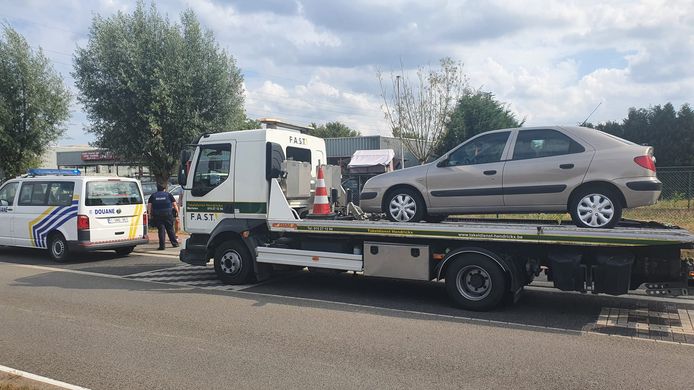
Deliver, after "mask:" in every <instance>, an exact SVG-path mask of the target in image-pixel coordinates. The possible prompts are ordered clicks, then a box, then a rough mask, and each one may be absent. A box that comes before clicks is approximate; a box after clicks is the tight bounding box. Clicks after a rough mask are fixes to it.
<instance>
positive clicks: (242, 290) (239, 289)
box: [4, 263, 694, 347]
mask: <svg viewBox="0 0 694 390" xmlns="http://www.w3.org/2000/svg"><path fill="white" fill-rule="evenodd" d="M4 264H6V265H9V266H15V267H21V268H30V269H37V270H44V271H55V272H67V273H74V274H79V275H85V276H94V277H105V278H110V279H120V280H130V281H139V282H146V283H158V284H164V285H173V286H178V287H188V288H191V289H196V288H198V289H203V290H223V291H227V292H232V293H237V294H244V295H254V296H263V297H272V298H279V299H288V300H297V301H304V302H312V303H324V304H330V305H339V306H346V307H352V308H357V309H369V310H376V311H387V312H392V313H401V314H409V315H417V316H424V317H434V318H442V319H453V320H458V321H466V322H471V323H479V324H487V325H497V326H506V327H513V328H520V329H532V330H544V331H553V332H559V333H569V334H576V335H578V334H592V335H602V336H610V337H616V338H626V339H632V340H634V339H637V340H645V341H654V342H660V343H666V344H675V345H684V346H689V347H694V344H692V343H688V342H686V341H683V342H680V341H673V340H672V339H663V338H660V339H652V338H648V337H644V336H643V335H641V333H643V332H646V331H643V332H637V336H630V335H624V334H619V333H617V332H612V333H605V332H600V331H593V330H592V327H591V328H589V329H588V330H586V329H568V328H559V327H553V326H544V325H531V324H523V323H518V322H509V321H500V320H489V319H484V318H475V317H467V316H458V315H453V314H440V313H428V312H423V311H417V310H407V309H394V308H388V307H382V306H375V305H364V304H358V303H349V302H339V301H331V300H327V299H318V298H305V297H295V296H288V295H279V294H269V293H260V292H253V291H247V290H246V289H247V288H249V287H256V286H259V285H262V284H266V283H271V282H276V281H279V280H283V278H273V279H269V280H266V281H263V282H261V283H256V284H250V285H236V286H231V285H223V286H225V287H231V288H228V289H222V288H218V287H219V286H217V285H216V282H212V286H210V287H205V286H194V285H192V284H190V283H187V282H185V281H180V280H178V281H161V279H160V278H157V277H153V278H149V277H147V275H151V274H152V273H153V272H154V273H155V275H156V271H159V270H155V271H146V272H141V273H137V274H131V275H125V276H119V275H108V274H99V273H95V272H87V271H79V270H72V269H64V268H54V267H45V266H38V265H29V264H15V263H4ZM174 268H175V269H180V270H185V271H188V272H190V271H193V272H194V273H195V272H200V271H203V270H196V268H203V267H196V266H180V267H174ZM190 268H193V269H190ZM204 268H207V267H204ZM169 269H171V268H166V269H162V270H161V271H162V272H164V271H166V270H169ZM210 271H211V272H214V270H213V269H210ZM210 271H207V269H205V270H204V272H210ZM133 276H138V277H136V278H133ZM140 276H141V277H140ZM292 276H293V275H292ZM292 276H288V277H287V278H286V279H289V278H291V277H292ZM163 279H166V278H163ZM537 290H539V291H545V292H552V293H565V292H555V291H549V290H548V289H547V288H542V287H541V288H537ZM611 298H617V297H611ZM624 298H625V299H628V298H631V300H642V299H643V298H651V297H641V296H639V297H624ZM679 303H682V302H681V301H680V302H679ZM605 309H607V310H605ZM611 309H612V308H609V307H608V308H603V311H601V314H603V313H606V314H607V319H606V320H607V321H608V322H609V314H610V313H611ZM617 310H619V309H617ZM633 311H634V313H639V314H643V313H647V312H648V309H635V310H633ZM687 312H688V314H689V316H690V321H692V320H693V319H694V310H687ZM601 319H604V317H603V316H598V320H597V321H596V322H598V321H600V320H601ZM615 323H616V322H615ZM646 333H647V332H646Z"/></svg>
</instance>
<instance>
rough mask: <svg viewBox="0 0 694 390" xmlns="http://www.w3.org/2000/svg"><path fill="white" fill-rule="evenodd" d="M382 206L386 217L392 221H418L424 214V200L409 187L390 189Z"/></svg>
mask: <svg viewBox="0 0 694 390" xmlns="http://www.w3.org/2000/svg"><path fill="white" fill-rule="evenodd" d="M384 206H385V210H383V211H385V213H386V217H388V219H389V220H391V221H393V222H419V221H421V220H422V217H423V216H424V200H422V197H421V196H420V195H419V193H418V192H417V191H415V190H413V189H411V188H396V189H394V190H391V191H390V192H388V196H387V197H386V201H385V204H384Z"/></svg>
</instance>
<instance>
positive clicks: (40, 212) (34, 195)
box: [12, 181, 59, 248]
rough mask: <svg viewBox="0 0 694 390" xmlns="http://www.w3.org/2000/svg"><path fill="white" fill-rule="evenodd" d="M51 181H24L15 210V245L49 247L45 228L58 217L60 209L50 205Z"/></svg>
mask: <svg viewBox="0 0 694 390" xmlns="http://www.w3.org/2000/svg"><path fill="white" fill-rule="evenodd" d="M49 184H50V182H49V181H24V182H22V185H21V187H20V188H19V199H18V200H17V206H16V207H15V210H14V221H15V222H14V230H13V233H12V237H13V240H14V244H13V245H17V246H28V247H37V248H47V247H48V244H47V243H46V241H45V240H44V239H43V238H45V235H44V234H43V233H45V228H46V227H47V226H48V225H49V224H50V223H51V222H52V221H54V219H55V218H57V217H58V215H57V214H58V212H59V210H56V207H55V206H49V205H48V198H47V195H48V186H49Z"/></svg>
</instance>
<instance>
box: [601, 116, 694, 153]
mask: <svg viewBox="0 0 694 390" xmlns="http://www.w3.org/2000/svg"><path fill="white" fill-rule="evenodd" d="M596 128H597V129H599V130H602V131H604V132H607V133H610V134H613V135H616V136H618V137H621V138H624V139H626V140H629V141H632V142H634V143H637V144H644V145H650V146H653V148H654V149H655V155H656V157H657V159H658V165H660V166H676V165H694V112H693V111H692V109H691V107H690V106H689V105H688V104H683V105H682V106H681V107H680V109H679V111H676V110H675V107H674V106H673V105H672V104H671V103H666V104H665V105H663V106H660V105H656V106H652V107H649V108H638V109H637V108H633V107H632V108H630V109H629V112H628V114H627V117H626V118H625V119H624V120H623V121H622V122H621V123H618V122H606V123H601V124H598V125H597V126H596Z"/></svg>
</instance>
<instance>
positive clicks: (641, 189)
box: [360, 126, 662, 228]
mask: <svg viewBox="0 0 694 390" xmlns="http://www.w3.org/2000/svg"><path fill="white" fill-rule="evenodd" d="M661 187H662V185H661V183H660V181H659V180H658V179H657V177H656V168H655V158H654V156H653V148H652V147H650V146H642V145H637V144H635V143H633V142H630V141H627V140H624V139H621V138H619V137H616V136H613V135H610V134H607V133H604V132H602V131H599V130H595V129H590V128H585V127H576V126H550V127H529V128H515V129H503V130H494V131H489V132H486V133H482V134H479V135H477V136H475V137H473V138H471V139H469V140H468V141H466V142H464V143H462V144H461V145H459V146H458V147H456V148H455V149H453V150H451V151H450V152H448V153H446V154H445V155H443V156H441V157H440V158H438V159H437V160H436V161H434V162H432V163H429V164H424V165H420V166H417V167H412V168H407V169H403V170H399V171H395V172H389V173H385V174H382V175H378V176H376V177H374V178H372V179H370V180H369V181H367V182H366V183H365V184H364V188H363V190H362V192H361V194H360V199H361V203H360V206H361V208H362V209H363V210H364V211H367V212H383V213H385V214H386V216H387V218H388V219H390V220H391V221H395V222H418V221H420V220H426V221H429V222H436V221H440V220H443V219H445V218H446V216H448V215H451V214H477V213H538V212H566V211H568V212H569V213H570V214H571V217H572V220H573V221H574V223H575V224H576V225H577V226H579V227H587V228H612V227H614V226H615V225H616V224H617V223H618V222H619V220H620V219H621V215H622V210H623V209H624V208H632V207H639V206H647V205H651V204H654V203H655V202H656V201H657V199H658V197H659V196H660V191H661Z"/></svg>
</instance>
